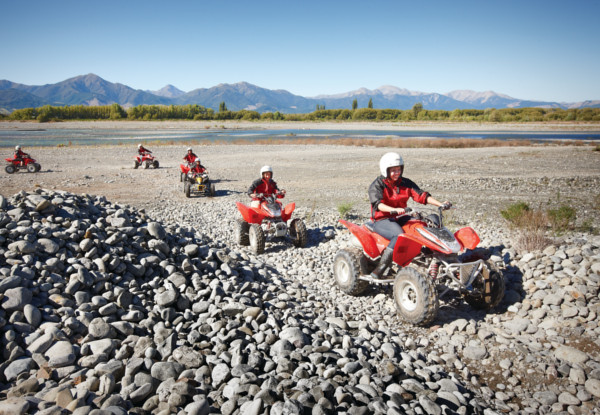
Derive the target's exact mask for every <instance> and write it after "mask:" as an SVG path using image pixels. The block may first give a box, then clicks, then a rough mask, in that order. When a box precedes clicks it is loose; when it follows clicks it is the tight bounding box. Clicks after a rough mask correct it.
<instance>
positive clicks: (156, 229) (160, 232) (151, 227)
mask: <svg viewBox="0 0 600 415" xmlns="http://www.w3.org/2000/svg"><path fill="white" fill-rule="evenodd" d="M148 233H149V234H150V235H152V236H154V237H155V238H156V239H160V240H163V239H165V238H166V237H167V232H166V231H165V229H164V228H163V227H162V225H161V224H160V223H158V222H150V223H149V224H148Z"/></svg>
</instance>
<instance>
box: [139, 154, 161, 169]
mask: <svg viewBox="0 0 600 415" xmlns="http://www.w3.org/2000/svg"><path fill="white" fill-rule="evenodd" d="M139 166H144V168H145V169H147V168H148V167H150V166H152V167H154V168H155V169H158V160H156V158H155V157H154V156H153V155H152V154H149V153H146V154H142V155H138V156H135V157H134V160H133V168H134V169H137V168H138V167H139Z"/></svg>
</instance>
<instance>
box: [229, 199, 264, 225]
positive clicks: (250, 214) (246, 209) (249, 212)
mask: <svg viewBox="0 0 600 415" xmlns="http://www.w3.org/2000/svg"><path fill="white" fill-rule="evenodd" d="M235 204H236V206H237V208H238V210H239V211H240V213H241V214H242V217H243V218H244V220H245V221H246V222H248V223H262V221H263V219H264V218H265V216H266V215H264V214H263V213H261V212H260V211H258V210H257V209H254V208H251V207H250V206H246V205H244V204H243V203H240V202H235Z"/></svg>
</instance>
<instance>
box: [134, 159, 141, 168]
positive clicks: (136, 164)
mask: <svg viewBox="0 0 600 415" xmlns="http://www.w3.org/2000/svg"><path fill="white" fill-rule="evenodd" d="M138 167H140V163H139V162H138V161H137V160H133V168H134V169H137V168H138Z"/></svg>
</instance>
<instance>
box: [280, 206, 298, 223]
mask: <svg viewBox="0 0 600 415" xmlns="http://www.w3.org/2000/svg"><path fill="white" fill-rule="evenodd" d="M294 209H296V203H295V202H293V203H290V204H288V205H286V206H285V208H284V209H283V211H282V212H281V220H282V221H284V222H287V221H288V219H289V218H291V217H292V213H293V212H294Z"/></svg>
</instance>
